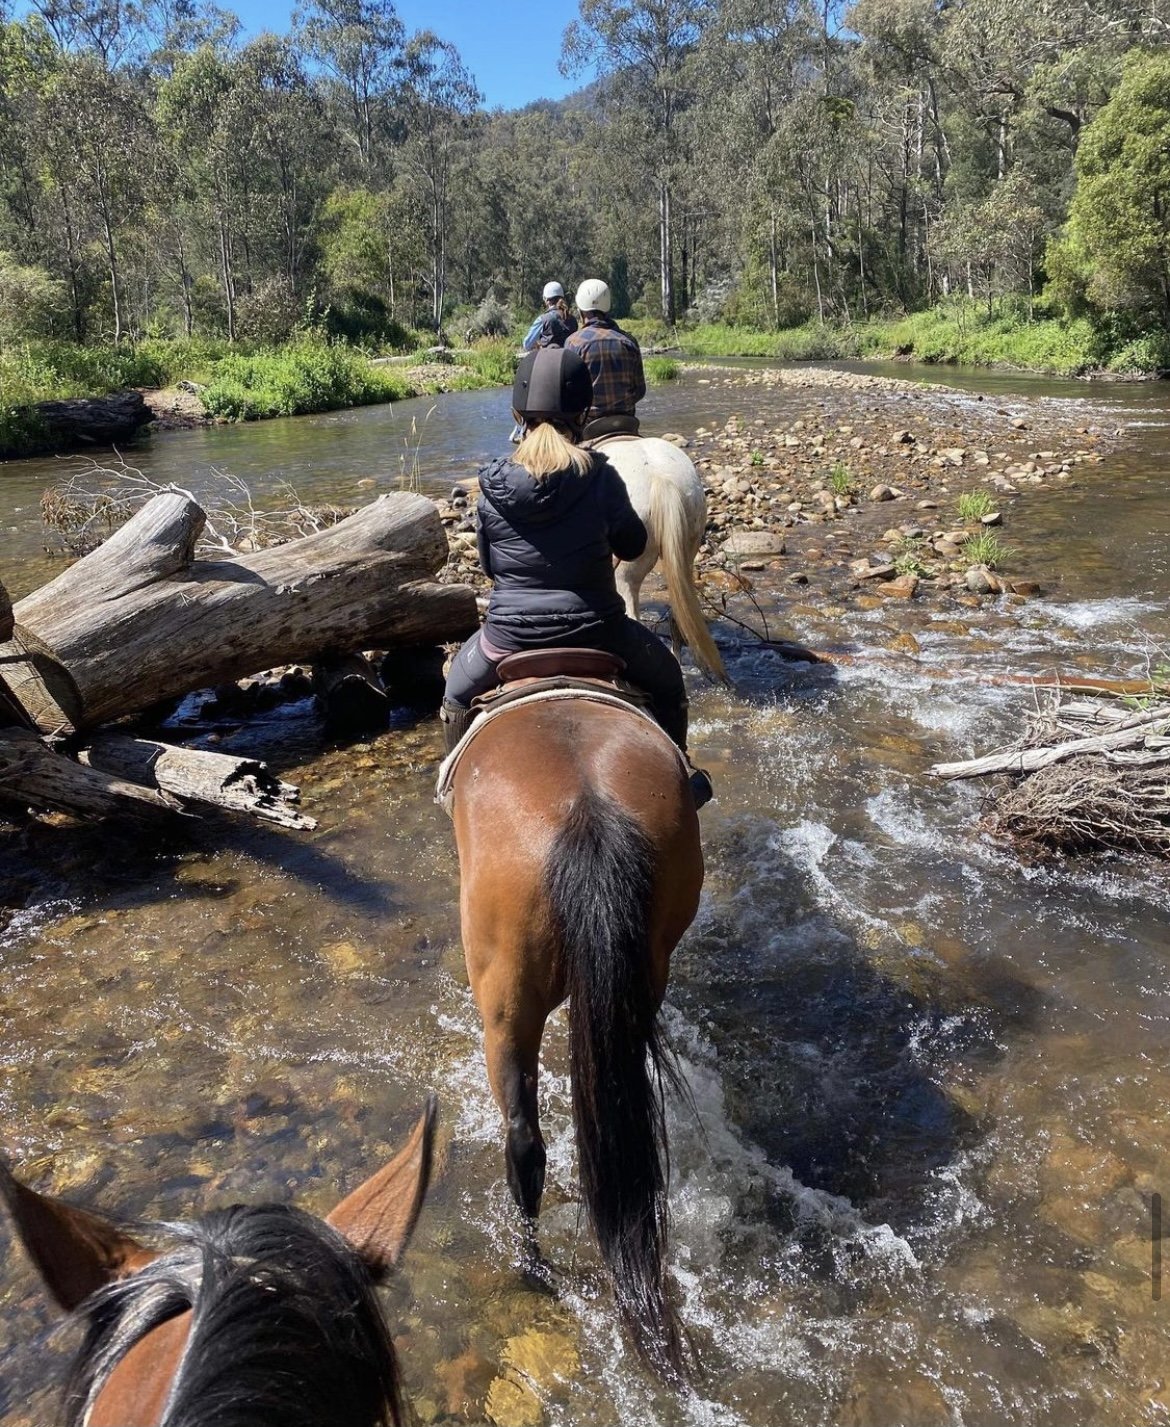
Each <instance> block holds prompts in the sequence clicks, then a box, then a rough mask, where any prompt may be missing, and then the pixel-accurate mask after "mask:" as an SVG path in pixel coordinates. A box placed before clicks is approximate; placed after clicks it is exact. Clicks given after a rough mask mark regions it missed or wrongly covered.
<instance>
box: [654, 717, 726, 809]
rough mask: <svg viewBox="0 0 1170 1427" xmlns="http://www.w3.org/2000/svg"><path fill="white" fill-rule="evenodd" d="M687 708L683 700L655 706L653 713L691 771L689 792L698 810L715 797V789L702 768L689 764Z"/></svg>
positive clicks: (708, 775)
mask: <svg viewBox="0 0 1170 1427" xmlns="http://www.w3.org/2000/svg"><path fill="white" fill-rule="evenodd" d="M687 708H688V706H687V701H686V699H683V700H681V702H679V703H677V704H657V705H656V706H655V709H654V713H655V716H656V717H657V719H658V722H659V723H660V724H661V725H662V727H663V728H664V729H665V730H666V732H667V733H668V734H669V735H670V736H671V738H673V739H674V741H675V743H677V744H678V746H679V748H680V749H682V753H683V757H684V758H685V759H686V760H687V766H688V767H689V768H690V769H691V778H690V782H691V792H692V793H693V794H694V798H695V807H696V809H698V808H701V807H704V806H705V805H706V804H707V803H709V802H710V801H711V799H712V798H713V797H714V796H715V789H714V788H713V787H712V785H711V776H710V774H709V773H707V772H705V771H704V769H702V768H696V767H695V766H694V765H693V764H692V763H691V756H690V754H689V753H688V752H687V723H688V712H687Z"/></svg>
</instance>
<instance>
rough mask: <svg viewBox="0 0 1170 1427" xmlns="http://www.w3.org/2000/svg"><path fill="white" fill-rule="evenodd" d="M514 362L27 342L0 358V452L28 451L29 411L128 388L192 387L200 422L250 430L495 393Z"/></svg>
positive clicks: (288, 349) (325, 348)
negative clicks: (440, 397) (204, 417)
mask: <svg viewBox="0 0 1170 1427" xmlns="http://www.w3.org/2000/svg"><path fill="white" fill-rule="evenodd" d="M515 366H516V358H515V353H514V349H513V347H512V345H511V343H509V342H507V341H481V342H479V343H477V344H476V345H475V346H474V347H472V348H471V349H469V350H468V351H465V352H456V353H453V354H450V355H449V356H448V357H446V359H445V360H443V361H436V360H435V357H434V354H433V353H424V352H420V353H418V354H417V361H414V362H412V361H410V360H403V361H402V362H401V363H399V364H379V363H375V362H373V361H372V360H371V354H370V353H368V352H366V351H364V350H362V349H360V348H357V347H349V346H346V345H344V344H342V343H336V342H328V341H326V340H324V339H323V338H320V337H316V336H310V337H305V338H302V339H301V340H299V341H297V342H292V343H289V344H287V345H286V346H282V347H279V348H272V347H253V348H248V347H246V346H244V347H241V346H238V345H237V346H234V347H233V346H231V345H229V344H228V343H226V342H219V341H187V340H178V341H146V342H142V343H139V344H138V345H136V346H130V345H128V344H126V345H123V346H119V347H81V346H78V345H76V344H74V343H69V342H47V341H46V342H29V343H23V344H21V345H20V346H19V347H17V346H13V347H8V348H3V349H0V450H8V451H12V452H15V453H20V452H21V451H23V450H32V449H36V448H37V447H38V445H39V444H40V440H41V436H42V429H41V425H40V421H39V418H38V416H37V413H36V411H35V407H36V405H37V403H39V402H44V401H61V400H65V399H68V398H70V397H84V396H103V395H105V394H106V393H108V392H112V391H120V390H124V389H126V388H128V387H142V388H149V389H155V388H166V387H174V386H177V385H178V384H179V383H180V382H189V383H192V384H193V385H194V386H195V387H196V388H197V389H198V395H199V399H200V401H201V403H202V406H203V409H204V410H205V411H206V413H207V414H208V415H209V416H211V417H215V418H218V419H220V420H227V421H252V420H257V419H260V418H263V417H270V416H297V415H303V414H306V413H308V412H314V411H334V410H338V409H340V408H343V407H351V406H368V405H372V404H374V403H377V402H385V401H402V400H404V399H405V398H407V397H411V396H426V395H430V394H433V393H436V392H440V391H470V390H474V389H477V388H481V387H494V386H503V385H506V384H507V383H508V382H510V381H511V380H512V373H513V372H514V371H515Z"/></svg>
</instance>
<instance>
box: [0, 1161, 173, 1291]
mask: <svg viewBox="0 0 1170 1427" xmlns="http://www.w3.org/2000/svg"><path fill="white" fill-rule="evenodd" d="M0 1196H2V1197H3V1199H4V1202H5V1204H6V1205H7V1206H8V1212H9V1214H11V1215H12V1219H13V1222H14V1223H15V1225H16V1232H17V1234H18V1235H19V1237H20V1240H21V1242H22V1243H23V1244H24V1247H25V1249H26V1250H27V1251H28V1256H29V1258H31V1259H32V1261H33V1263H34V1264H35V1265H36V1267H37V1270H38V1271H39V1273H40V1275H41V1277H42V1278H43V1279H44V1281H45V1287H46V1288H47V1289H48V1290H49V1292H50V1293H51V1294H52V1295H53V1297H54V1298H55V1299H56V1301H57V1302H58V1303H59V1304H60V1306H61V1307H62V1308H64V1309H65V1311H66V1312H67V1313H71V1312H72V1311H73V1309H74V1308H76V1307H77V1305H78V1304H79V1303H80V1302H81V1301H82V1299H84V1298H88V1296H89V1295H90V1294H91V1293H93V1292H94V1291H95V1289H98V1288H101V1287H102V1286H103V1285H104V1284H107V1283H110V1282H111V1281H112V1280H113V1279H115V1278H124V1277H125V1276H126V1275H127V1274H129V1273H134V1272H135V1271H136V1270H138V1269H140V1268H143V1267H145V1266H146V1264H148V1263H150V1261H151V1259H153V1258H155V1257H156V1255H155V1254H154V1253H153V1252H152V1251H151V1250H150V1249H146V1248H143V1246H142V1245H141V1244H140V1243H138V1241H137V1240H136V1239H132V1238H131V1237H130V1235H129V1234H126V1233H123V1232H122V1230H121V1229H119V1228H118V1227H117V1225H115V1224H111V1223H110V1222H109V1220H108V1219H102V1218H100V1217H99V1216H98V1215H97V1214H89V1213H87V1212H86V1211H85V1210H84V1209H75V1208H73V1206H72V1205H70V1204H66V1203H64V1202H63V1201H62V1200H60V1199H53V1198H51V1197H50V1196H49V1195H47V1194H38V1193H37V1192H36V1191H35V1190H33V1189H29V1188H28V1187H27V1186H26V1185H24V1184H21V1183H20V1182H19V1180H17V1179H15V1178H13V1175H12V1172H11V1170H10V1169H9V1168H8V1165H7V1164H6V1163H5V1162H4V1160H3V1159H2V1158H0Z"/></svg>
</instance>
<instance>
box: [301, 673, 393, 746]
mask: <svg viewBox="0 0 1170 1427" xmlns="http://www.w3.org/2000/svg"><path fill="white" fill-rule="evenodd" d="M313 692H314V693H315V694H316V696H317V698H318V699H319V700H320V701H321V705H322V707H323V709H324V710H325V726H326V728H328V729H329V730H330V731H331V732H333V733H339V734H351V733H370V732H372V731H373V730H375V729H379V728H385V727H386V723H387V721H388V719H389V717H390V700H389V699H388V698H387V697H386V690H385V689H384V688H383V687H382V680H381V679H380V678H379V677H378V671H377V670H376V669H375V668H374V666H373V665H372V664H371V663H370V661H369V660H368V659H367V658H366V657H365V655H364V654H336V653H335V654H327V655H325V656H324V657H323V658H321V659H318V660H317V662H316V663H315V664H314V665H313Z"/></svg>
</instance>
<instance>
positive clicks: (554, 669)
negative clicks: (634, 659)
mask: <svg viewBox="0 0 1170 1427" xmlns="http://www.w3.org/2000/svg"><path fill="white" fill-rule="evenodd" d="M625 667H626V662H625V660H624V659H619V658H618V656H617V655H616V654H609V653H607V652H606V651H605V650H604V649H522V650H520V651H519V652H518V653H516V654H508V655H505V657H504V658H503V659H501V660H500V662H499V664H497V666H496V674H497V676H498V677H499V680H500V682H501V683H502V684H511V683H514V682H515V681H516V680H517V679H555V678H566V679H616V678H617V677H618V676H619V675H620V674H621V673H622V672H623V671H624V670H625Z"/></svg>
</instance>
